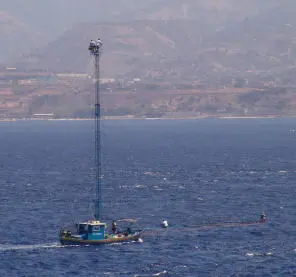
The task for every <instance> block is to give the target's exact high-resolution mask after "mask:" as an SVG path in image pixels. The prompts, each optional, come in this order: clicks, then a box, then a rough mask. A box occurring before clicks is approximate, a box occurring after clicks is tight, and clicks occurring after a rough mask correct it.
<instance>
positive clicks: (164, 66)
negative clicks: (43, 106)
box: [21, 0, 296, 80]
mask: <svg viewBox="0 0 296 277" xmlns="http://www.w3.org/2000/svg"><path fill="white" fill-rule="evenodd" d="M188 1H189V0H188ZM225 1H226V0H225ZM176 2H178V1H176ZM163 3H165V0H164V1H163ZM174 3H175V2H174V1H172V4H171V6H170V7H173V6H172V5H173V4H174ZM178 3H179V2H178ZM250 3H253V2H252V1H251V2H250ZM271 3H272V2H271ZM158 4H159V3H158ZM155 5H156V4H155ZM250 5H251V4H249V6H250ZM294 6H295V5H291V6H288V5H286V6H284V5H283V6H280V7H275V8H270V9H268V10H265V11H261V12H260V13H257V12H255V11H254V15H253V16H250V17H242V18H241V19H240V20H238V19H233V20H232V19H229V20H228V21H227V22H226V21H225V24H224V25H223V26H220V25H219V26H220V27H219V28H218V25H217V24H216V23H215V24H214V23H213V20H214V18H215V17H216V16H215V15H216V11H210V10H208V17H207V20H205V21H204V22H202V21H201V20H200V19H199V20H188V19H175V20H173V19H172V20H138V21H130V22H126V23H100V24H91V23H89V24H80V25H78V26H76V27H75V28H73V29H72V30H69V31H67V32H66V33H64V35H63V36H62V37H60V38H59V39H58V40H56V41H54V42H53V43H50V44H49V45H48V46H47V47H45V48H42V49H40V50H39V51H38V52H34V53H32V54H31V55H30V56H27V57H26V58H25V59H22V60H21V64H23V65H24V66H26V67H28V68H48V69H50V70H52V71H57V72H65V71H66V72H67V71H70V72H88V71H89V70H90V69H91V64H90V58H89V56H88V53H87V45H88V42H89V40H90V39H91V38H94V34H95V36H96V35H97V34H99V35H100V37H101V38H102V39H103V40H104V43H105V46H104V55H103V58H102V65H103V66H102V68H103V71H104V72H103V76H105V77H129V76H133V77H135V76H138V77H142V78H149V77H151V78H165V79H174V78H175V79H179V78H182V79H188V80H196V79H197V80H201V79H209V80H213V79H211V78H213V77H217V78H220V77H224V76H237V75H239V76H248V75H249V73H248V74H246V72H255V73H256V74H258V73H260V72H263V73H264V74H275V73H276V74H277V72H281V71H282V70H285V69H286V68H287V67H290V66H294V65H295V62H296V34H295V32H294V28H295V27H294V26H296V18H295V16H294V12H293V11H294V10H293V9H291V7H294ZM176 9H177V8H176ZM211 19H213V20H211ZM95 38H96V37H95Z"/></svg>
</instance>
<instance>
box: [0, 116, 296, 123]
mask: <svg viewBox="0 0 296 277" xmlns="http://www.w3.org/2000/svg"><path fill="white" fill-rule="evenodd" d="M276 118H296V115H289V116H288V115H287V116H276V115H268V116H192V117H155V118H154V117H130V116H106V117H104V118H103V120H198V119H276ZM91 120H94V119H93V118H3V119H1V118H0V122H15V121H91Z"/></svg>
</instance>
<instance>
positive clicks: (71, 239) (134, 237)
mask: <svg viewBox="0 0 296 277" xmlns="http://www.w3.org/2000/svg"><path fill="white" fill-rule="evenodd" d="M140 236H141V232H136V233H133V234H130V235H127V236H124V235H122V236H108V237H107V238H105V239H98V240H86V239H82V238H78V237H75V236H65V235H61V236H60V242H61V244H62V245H99V244H111V243H120V242H128V241H138V240H139V238H140Z"/></svg>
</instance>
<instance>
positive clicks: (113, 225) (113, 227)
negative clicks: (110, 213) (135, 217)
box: [112, 220, 117, 234]
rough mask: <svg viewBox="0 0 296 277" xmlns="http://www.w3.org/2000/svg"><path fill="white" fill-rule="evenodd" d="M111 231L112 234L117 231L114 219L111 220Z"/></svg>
mask: <svg viewBox="0 0 296 277" xmlns="http://www.w3.org/2000/svg"><path fill="white" fill-rule="evenodd" d="M112 233H113V234H116V233H117V224H116V221H115V220H113V221H112Z"/></svg>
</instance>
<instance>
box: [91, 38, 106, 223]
mask: <svg viewBox="0 0 296 277" xmlns="http://www.w3.org/2000/svg"><path fill="white" fill-rule="evenodd" d="M102 46H103V44H102V42H101V41H100V39H99V40H98V41H97V42H95V45H94V47H92V46H90V47H89V50H90V53H91V55H92V56H93V57H94V59H95V164H96V200H95V215H94V216H95V219H96V220H100V219H101V204H102V203H101V202H102V201H101V197H102V195H101V186H102V176H101V103H100V57H101V53H102Z"/></svg>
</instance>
